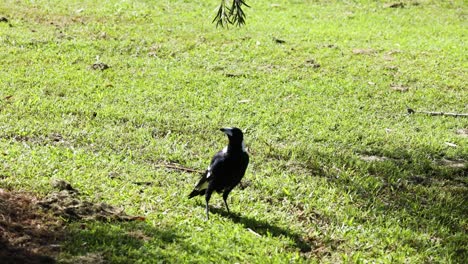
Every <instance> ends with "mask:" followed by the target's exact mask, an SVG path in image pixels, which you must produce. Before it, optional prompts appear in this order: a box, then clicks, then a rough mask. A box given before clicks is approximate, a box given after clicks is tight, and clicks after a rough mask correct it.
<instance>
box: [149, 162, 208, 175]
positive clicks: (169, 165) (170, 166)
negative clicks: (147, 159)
mask: <svg viewBox="0 0 468 264" xmlns="http://www.w3.org/2000/svg"><path fill="white" fill-rule="evenodd" d="M155 167H160V168H168V169H173V170H179V171H186V172H194V173H203V172H204V171H201V170H197V169H191V168H186V167H183V166H181V165H178V164H172V163H162V164H155Z"/></svg>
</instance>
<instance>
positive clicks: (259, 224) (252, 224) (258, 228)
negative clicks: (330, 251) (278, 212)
mask: <svg viewBox="0 0 468 264" xmlns="http://www.w3.org/2000/svg"><path fill="white" fill-rule="evenodd" d="M210 212H212V213H215V214H218V215H221V216H223V217H227V218H229V219H231V220H232V221H233V222H234V223H237V224H241V225H243V226H244V227H245V228H247V229H250V230H252V231H253V232H255V233H256V234H258V235H264V236H266V235H271V236H274V237H286V238H289V239H291V240H292V241H293V242H294V246H295V247H296V248H298V249H299V250H300V251H301V252H302V253H306V252H310V251H311V250H312V247H311V245H310V243H308V242H307V241H305V240H304V239H303V238H302V237H301V236H300V235H299V234H296V233H294V232H292V231H290V230H288V229H285V228H281V227H278V226H276V225H273V224H271V223H268V222H266V221H262V220H256V219H254V218H251V217H247V216H243V215H241V214H238V213H233V212H229V213H228V212H227V211H225V210H223V209H221V208H210Z"/></svg>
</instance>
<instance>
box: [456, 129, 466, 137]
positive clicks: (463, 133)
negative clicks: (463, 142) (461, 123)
mask: <svg viewBox="0 0 468 264" xmlns="http://www.w3.org/2000/svg"><path fill="white" fill-rule="evenodd" d="M455 133H456V134H457V135H460V136H462V137H468V128H460V129H457V131H455Z"/></svg>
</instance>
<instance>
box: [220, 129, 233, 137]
mask: <svg viewBox="0 0 468 264" xmlns="http://www.w3.org/2000/svg"><path fill="white" fill-rule="evenodd" d="M220 130H221V131H223V132H224V134H226V135H228V136H230V137H231V136H232V128H230V127H225V128H221V129H220Z"/></svg>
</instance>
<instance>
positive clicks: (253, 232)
mask: <svg viewBox="0 0 468 264" xmlns="http://www.w3.org/2000/svg"><path fill="white" fill-rule="evenodd" d="M247 230H248V231H249V232H250V233H252V234H254V235H256V236H258V237H261V236H262V235H260V234H259V233H257V232H255V231H253V230H252V229H250V228H248V227H247Z"/></svg>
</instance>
